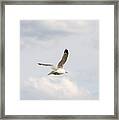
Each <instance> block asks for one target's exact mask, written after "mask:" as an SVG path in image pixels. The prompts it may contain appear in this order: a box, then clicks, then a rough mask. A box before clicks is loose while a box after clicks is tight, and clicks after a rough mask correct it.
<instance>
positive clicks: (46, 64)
mask: <svg viewBox="0 0 119 120" xmlns="http://www.w3.org/2000/svg"><path fill="white" fill-rule="evenodd" d="M38 65H43V66H53V65H52V64H44V63H38Z"/></svg>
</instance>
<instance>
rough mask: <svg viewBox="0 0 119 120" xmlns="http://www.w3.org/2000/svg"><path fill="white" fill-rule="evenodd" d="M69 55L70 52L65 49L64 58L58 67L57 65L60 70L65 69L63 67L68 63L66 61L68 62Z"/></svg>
mask: <svg viewBox="0 0 119 120" xmlns="http://www.w3.org/2000/svg"><path fill="white" fill-rule="evenodd" d="M68 54H69V52H68V50H67V49H65V50H64V54H63V57H62V59H61V61H60V62H59V63H58V65H57V66H58V68H62V67H63V65H64V64H65V62H66V60H67V57H68Z"/></svg>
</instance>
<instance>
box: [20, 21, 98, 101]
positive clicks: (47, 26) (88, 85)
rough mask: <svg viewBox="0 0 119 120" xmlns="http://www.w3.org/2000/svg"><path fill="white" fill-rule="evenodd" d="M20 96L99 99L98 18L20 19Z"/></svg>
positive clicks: (57, 98)
mask: <svg viewBox="0 0 119 120" xmlns="http://www.w3.org/2000/svg"><path fill="white" fill-rule="evenodd" d="M20 99H21V100H98V99H99V21H98V20H21V21H20Z"/></svg>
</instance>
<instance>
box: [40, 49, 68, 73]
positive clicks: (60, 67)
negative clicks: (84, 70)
mask: <svg viewBox="0 0 119 120" xmlns="http://www.w3.org/2000/svg"><path fill="white" fill-rule="evenodd" d="M68 54H69V52H68V50H67V49H65V50H64V54H63V56H62V59H61V60H60V62H59V63H58V65H57V66H54V65H52V64H44V63H38V65H42V66H51V69H52V71H51V72H50V73H49V74H48V75H51V74H53V75H62V74H65V73H68V72H66V71H65V69H64V68H63V65H64V64H65V63H66V61H67V58H68Z"/></svg>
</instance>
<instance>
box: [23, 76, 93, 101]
mask: <svg viewBox="0 0 119 120" xmlns="http://www.w3.org/2000/svg"><path fill="white" fill-rule="evenodd" d="M24 84H25V85H26V87H25V89H28V88H29V90H30V89H32V91H34V93H35V94H34V96H33V93H31V96H29V98H28V99H90V97H91V95H90V91H89V90H88V89H86V88H83V87H80V88H79V87H78V86H77V84H76V82H75V81H73V80H71V79H70V78H69V77H67V76H52V75H51V76H46V77H41V78H30V79H29V80H28V81H27V82H26V83H24ZM27 92H30V91H27ZM28 94H29V93H28ZM35 95H36V96H35ZM38 96H39V97H38ZM41 96H42V98H41ZM30 97H31V98H30ZM22 99H27V98H25V96H24V98H22Z"/></svg>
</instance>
